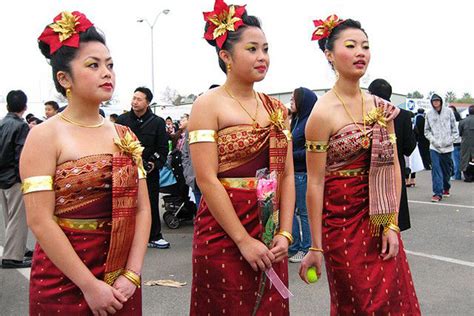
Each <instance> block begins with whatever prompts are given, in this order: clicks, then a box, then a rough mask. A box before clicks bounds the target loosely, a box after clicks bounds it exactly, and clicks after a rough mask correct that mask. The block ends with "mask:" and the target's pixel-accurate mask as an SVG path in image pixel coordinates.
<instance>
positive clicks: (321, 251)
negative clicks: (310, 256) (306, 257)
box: [308, 247, 324, 253]
mask: <svg viewBox="0 0 474 316" xmlns="http://www.w3.org/2000/svg"><path fill="white" fill-rule="evenodd" d="M308 250H309V251H316V252H320V253H323V252H324V250H323V248H316V247H309V248H308Z"/></svg>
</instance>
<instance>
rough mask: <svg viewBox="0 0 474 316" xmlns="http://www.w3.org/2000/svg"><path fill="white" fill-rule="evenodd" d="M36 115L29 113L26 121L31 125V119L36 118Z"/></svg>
mask: <svg viewBox="0 0 474 316" xmlns="http://www.w3.org/2000/svg"><path fill="white" fill-rule="evenodd" d="M34 116H35V115H34V114H33V113H28V114H26V116H25V120H26V121H27V122H28V123H29V120H30V118H32V117H34Z"/></svg>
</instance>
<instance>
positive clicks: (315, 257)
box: [299, 251, 323, 284]
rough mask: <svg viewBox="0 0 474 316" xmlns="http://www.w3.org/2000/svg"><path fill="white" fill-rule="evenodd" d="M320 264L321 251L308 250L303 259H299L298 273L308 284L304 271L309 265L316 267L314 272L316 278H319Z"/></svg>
mask: <svg viewBox="0 0 474 316" xmlns="http://www.w3.org/2000/svg"><path fill="white" fill-rule="evenodd" d="M322 264H323V254H322V253H321V252H319V251H308V253H307V254H306V256H304V258H303V260H302V261H301V265H300V271H299V274H300V278H301V280H303V281H305V282H306V283H307V284H309V281H308V277H307V275H306V273H307V271H308V269H309V268H310V267H315V268H316V274H317V275H318V278H320V277H321V267H322Z"/></svg>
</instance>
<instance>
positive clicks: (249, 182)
mask: <svg viewBox="0 0 474 316" xmlns="http://www.w3.org/2000/svg"><path fill="white" fill-rule="evenodd" d="M219 181H220V182H221V183H222V185H223V186H224V187H225V188H234V189H247V190H253V189H256V188H257V178H220V179H219Z"/></svg>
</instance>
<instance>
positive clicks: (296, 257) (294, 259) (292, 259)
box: [288, 251, 306, 263]
mask: <svg viewBox="0 0 474 316" xmlns="http://www.w3.org/2000/svg"><path fill="white" fill-rule="evenodd" d="M305 255H306V254H305V253H304V252H303V251H298V252H297V253H296V254H294V255H293V256H291V257H290V258H289V259H288V261H290V262H294V263H295V262H301V261H303V258H304V256H305Z"/></svg>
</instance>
